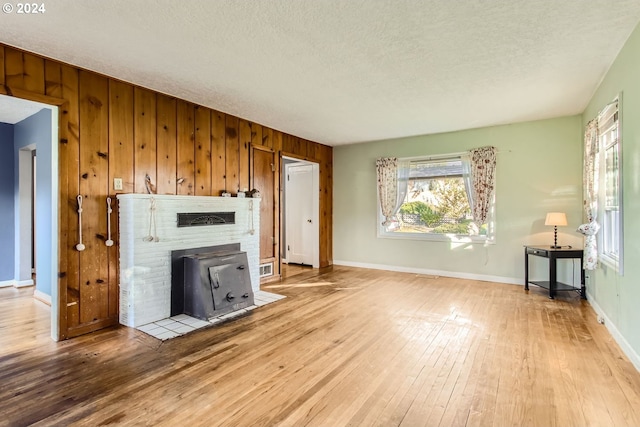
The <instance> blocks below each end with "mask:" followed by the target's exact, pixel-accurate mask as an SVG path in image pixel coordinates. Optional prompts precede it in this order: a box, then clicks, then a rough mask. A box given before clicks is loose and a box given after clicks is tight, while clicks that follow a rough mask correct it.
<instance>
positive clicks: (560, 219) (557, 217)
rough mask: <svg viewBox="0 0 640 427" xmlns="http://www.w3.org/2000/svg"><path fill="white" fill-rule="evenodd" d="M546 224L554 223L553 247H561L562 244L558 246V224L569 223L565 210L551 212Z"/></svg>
mask: <svg viewBox="0 0 640 427" xmlns="http://www.w3.org/2000/svg"><path fill="white" fill-rule="evenodd" d="M544 225H553V246H551V248H552V249H560V248H561V246H558V226H561V227H564V226H566V225H567V215H566V214H565V213H564V212H549V213H548V214H547V219H545V221H544Z"/></svg>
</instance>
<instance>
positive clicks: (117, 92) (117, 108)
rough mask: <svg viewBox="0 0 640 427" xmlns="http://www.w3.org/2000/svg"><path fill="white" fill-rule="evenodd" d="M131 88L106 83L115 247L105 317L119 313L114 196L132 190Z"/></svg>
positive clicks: (110, 250) (111, 251)
mask: <svg viewBox="0 0 640 427" xmlns="http://www.w3.org/2000/svg"><path fill="white" fill-rule="evenodd" d="M133 114H134V112H133V86H132V85H130V84H127V83H122V82H119V81H115V80H110V81H109V178H108V180H107V194H111V195H114V196H113V197H111V210H112V212H111V215H110V220H111V239H112V240H114V241H115V242H116V245H114V246H111V247H109V248H107V252H108V257H109V307H108V316H109V317H116V316H117V315H118V311H119V304H118V301H119V297H120V288H119V286H118V285H119V283H120V271H119V270H118V249H117V248H118V247H119V221H118V200H117V198H116V197H115V193H120V192H123V193H133V191H134V175H133V161H134V154H133V151H134V143H133ZM114 178H120V179H122V190H115V189H114V187H113V180H114Z"/></svg>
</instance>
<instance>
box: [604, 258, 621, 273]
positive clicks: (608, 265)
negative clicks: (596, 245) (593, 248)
mask: <svg viewBox="0 0 640 427" xmlns="http://www.w3.org/2000/svg"><path fill="white" fill-rule="evenodd" d="M600 268H604V269H611V270H612V271H614V272H615V273H617V274H621V273H620V263H619V261H618V260H617V259H615V258H612V257H610V256H608V255H605V254H600Z"/></svg>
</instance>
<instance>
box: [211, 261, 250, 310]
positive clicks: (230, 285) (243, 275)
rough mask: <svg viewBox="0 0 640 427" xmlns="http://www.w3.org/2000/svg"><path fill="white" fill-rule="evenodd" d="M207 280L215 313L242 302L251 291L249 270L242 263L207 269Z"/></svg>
mask: <svg viewBox="0 0 640 427" xmlns="http://www.w3.org/2000/svg"><path fill="white" fill-rule="evenodd" d="M209 280H210V283H211V293H212V294H213V305H214V309H215V310H216V311H218V310H222V309H224V308H226V307H230V306H233V305H234V304H237V303H239V302H241V301H243V300H244V299H245V298H246V297H244V295H245V294H247V293H248V292H250V290H251V278H250V276H249V270H248V269H247V266H246V264H245V263H243V262H236V263H230V264H223V265H216V266H213V267H209Z"/></svg>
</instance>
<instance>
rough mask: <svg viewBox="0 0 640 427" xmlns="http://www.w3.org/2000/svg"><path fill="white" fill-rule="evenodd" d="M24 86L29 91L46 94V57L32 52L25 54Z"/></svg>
mask: <svg viewBox="0 0 640 427" xmlns="http://www.w3.org/2000/svg"><path fill="white" fill-rule="evenodd" d="M23 60H24V88H25V89H26V90H28V91H31V92H35V93H39V94H44V91H45V84H44V59H42V58H40V57H39V56H35V55H32V54H30V53H24V54H23Z"/></svg>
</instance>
